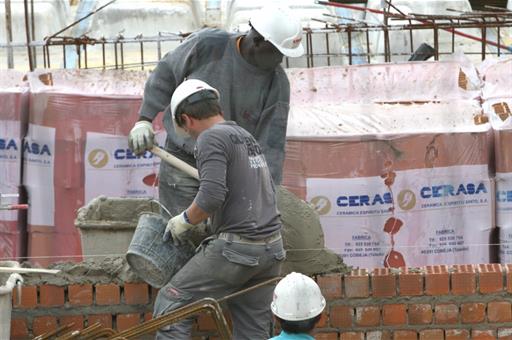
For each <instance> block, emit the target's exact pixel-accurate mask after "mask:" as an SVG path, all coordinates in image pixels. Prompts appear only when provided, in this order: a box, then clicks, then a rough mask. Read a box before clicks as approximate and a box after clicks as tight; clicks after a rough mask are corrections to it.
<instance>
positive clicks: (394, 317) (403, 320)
mask: <svg viewBox="0 0 512 340" xmlns="http://www.w3.org/2000/svg"><path fill="white" fill-rule="evenodd" d="M382 323H383V324H384V325H386V326H387V325H405V324H407V306H406V305H404V304H389V305H384V306H382Z"/></svg>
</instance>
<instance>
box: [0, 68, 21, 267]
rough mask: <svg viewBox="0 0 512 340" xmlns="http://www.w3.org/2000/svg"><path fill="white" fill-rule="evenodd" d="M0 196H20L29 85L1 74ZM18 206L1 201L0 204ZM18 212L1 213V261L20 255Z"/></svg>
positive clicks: (16, 76) (9, 74)
mask: <svg viewBox="0 0 512 340" xmlns="http://www.w3.org/2000/svg"><path fill="white" fill-rule="evenodd" d="M0 103H1V105H0V174H1V175H0V178H1V179H0V194H19V187H20V185H21V150H22V143H21V140H22V137H23V134H24V133H25V129H26V123H27V114H28V84H27V83H26V82H24V81H23V73H21V72H17V71H13V70H1V71H0ZM15 203H18V199H17V198H15V197H13V198H2V199H0V205H8V204H15ZM20 236H21V235H20V233H19V226H18V211H16V210H0V258H3V259H5V258H15V257H17V256H19V255H20V253H19V252H20V246H21V245H20Z"/></svg>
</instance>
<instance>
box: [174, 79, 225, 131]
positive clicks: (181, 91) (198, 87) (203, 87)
mask: <svg viewBox="0 0 512 340" xmlns="http://www.w3.org/2000/svg"><path fill="white" fill-rule="evenodd" d="M196 93H197V94H198V95H197V97H194V94H196ZM212 94H213V95H212ZM219 97H220V95H219V91H217V90H216V89H214V88H213V87H211V86H210V85H208V84H207V83H205V82H204V81H202V80H199V79H187V80H185V81H184V82H183V83H181V84H180V85H179V86H178V87H177V88H176V90H174V93H173V94H172V98H171V115H172V122H173V125H174V129H175V130H176V132H178V133H179V134H181V135H186V132H185V131H184V130H183V129H182V128H181V127H180V126H179V125H178V124H177V122H176V110H177V109H178V107H179V106H180V104H181V103H183V101H185V100H188V101H189V103H190V104H192V103H195V102H198V101H200V100H204V99H219Z"/></svg>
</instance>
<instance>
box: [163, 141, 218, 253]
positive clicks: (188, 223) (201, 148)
mask: <svg viewBox="0 0 512 340" xmlns="http://www.w3.org/2000/svg"><path fill="white" fill-rule="evenodd" d="M225 150H226V146H225V144H224V142H223V141H222V140H221V139H220V138H219V137H218V136H215V135H212V134H211V133H210V132H204V133H203V134H202V135H200V136H199V139H198V140H197V155H196V160H197V164H198V169H199V180H200V182H199V191H198V193H197V195H196V197H195V199H194V201H193V202H192V204H191V205H190V206H189V207H188V208H187V209H186V210H185V211H183V212H182V213H181V214H179V215H178V216H175V217H173V218H171V219H170V220H169V222H168V224H167V227H166V230H165V233H164V240H167V239H169V237H170V236H171V235H172V238H173V241H174V243H175V244H180V243H183V242H184V241H186V238H187V231H189V230H191V229H192V228H195V227H196V225H197V224H200V223H202V222H203V221H205V220H206V219H207V218H208V217H209V216H210V215H211V214H213V213H214V212H215V211H216V210H217V209H218V208H220V207H221V205H222V203H224V200H225V198H226V193H227V187H226V173H227V164H228V158H227V153H226V151H225Z"/></svg>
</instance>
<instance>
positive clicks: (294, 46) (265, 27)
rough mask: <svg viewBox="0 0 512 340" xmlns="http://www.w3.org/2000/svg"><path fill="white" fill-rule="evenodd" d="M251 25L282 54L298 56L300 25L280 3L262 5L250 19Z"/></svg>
mask: <svg viewBox="0 0 512 340" xmlns="http://www.w3.org/2000/svg"><path fill="white" fill-rule="evenodd" d="M250 23H251V26H252V27H253V28H254V29H255V30H256V31H257V32H258V33H259V34H260V35H261V36H262V37H263V38H265V40H267V41H270V42H271V43H272V44H273V45H274V46H275V47H276V48H277V49H278V50H279V52H281V53H282V54H283V55H285V56H287V57H300V56H301V55H303V54H304V46H302V43H301V41H302V25H301V23H300V20H299V19H298V18H297V17H295V16H294V15H293V13H292V12H291V11H290V9H289V8H288V7H286V6H282V5H269V6H265V7H263V8H262V9H261V10H260V11H258V12H257V14H255V15H254V17H252V18H251V20H250Z"/></svg>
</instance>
